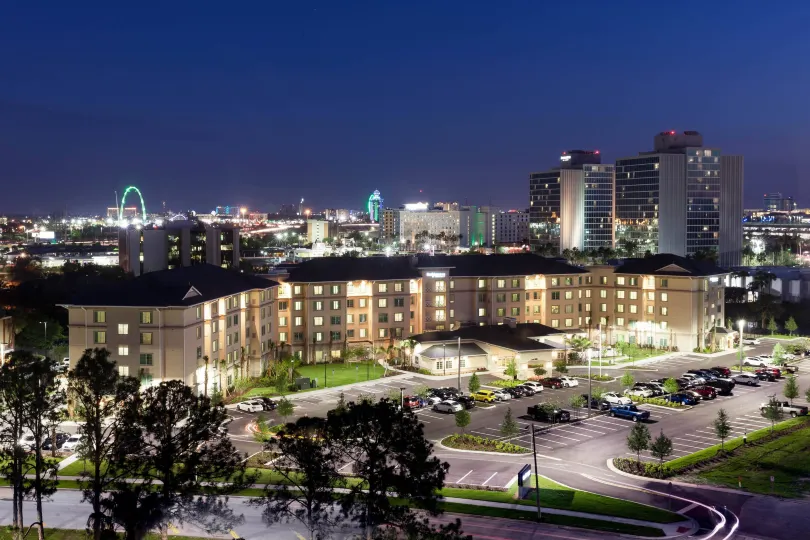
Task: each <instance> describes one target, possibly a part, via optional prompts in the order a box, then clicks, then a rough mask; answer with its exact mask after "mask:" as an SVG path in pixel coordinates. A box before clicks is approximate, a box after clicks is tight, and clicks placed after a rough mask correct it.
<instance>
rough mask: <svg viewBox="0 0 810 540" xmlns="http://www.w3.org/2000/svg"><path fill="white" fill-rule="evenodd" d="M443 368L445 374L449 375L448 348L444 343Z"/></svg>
mask: <svg viewBox="0 0 810 540" xmlns="http://www.w3.org/2000/svg"><path fill="white" fill-rule="evenodd" d="M442 368H443V369H444V374H445V375H447V347H446V346H445V344H444V343H442Z"/></svg>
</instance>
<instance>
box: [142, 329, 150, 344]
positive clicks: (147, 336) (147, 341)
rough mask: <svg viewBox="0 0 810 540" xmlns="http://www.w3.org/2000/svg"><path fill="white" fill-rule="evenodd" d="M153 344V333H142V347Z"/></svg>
mask: <svg viewBox="0 0 810 540" xmlns="http://www.w3.org/2000/svg"><path fill="white" fill-rule="evenodd" d="M151 344H152V332H141V345H151Z"/></svg>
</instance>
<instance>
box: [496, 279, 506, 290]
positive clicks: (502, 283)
mask: <svg viewBox="0 0 810 540" xmlns="http://www.w3.org/2000/svg"><path fill="white" fill-rule="evenodd" d="M497 287H498V288H499V289H503V288H504V287H506V280H505V279H499V280H498V284H497Z"/></svg>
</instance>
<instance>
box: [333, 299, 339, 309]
mask: <svg viewBox="0 0 810 540" xmlns="http://www.w3.org/2000/svg"><path fill="white" fill-rule="evenodd" d="M332 309H340V300H332Z"/></svg>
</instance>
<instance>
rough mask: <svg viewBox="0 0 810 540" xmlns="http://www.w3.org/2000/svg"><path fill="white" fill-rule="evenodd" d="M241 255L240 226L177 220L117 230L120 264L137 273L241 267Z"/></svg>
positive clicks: (127, 270) (126, 269)
mask: <svg viewBox="0 0 810 540" xmlns="http://www.w3.org/2000/svg"><path fill="white" fill-rule="evenodd" d="M239 258H240V256H239V228H238V227H234V226H231V225H228V224H206V223H203V222H199V221H193V220H178V221H167V222H166V223H164V224H163V225H161V226H157V225H149V224H147V225H145V226H142V227H141V226H138V227H136V226H129V227H126V228H121V229H120V230H119V232H118V261H119V265H120V266H121V268H123V269H124V271H126V272H131V273H133V274H134V275H136V276H139V275H141V274H146V273H149V272H157V271H159V270H165V269H171V268H177V267H183V266H192V265H197V264H212V265H215V266H221V267H223V268H238V267H239Z"/></svg>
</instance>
